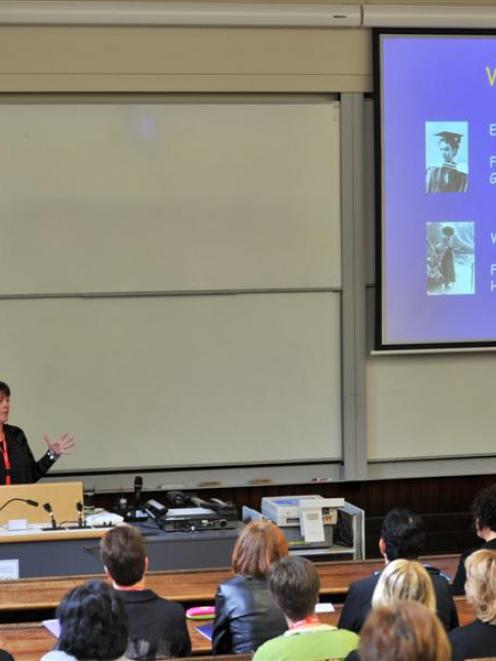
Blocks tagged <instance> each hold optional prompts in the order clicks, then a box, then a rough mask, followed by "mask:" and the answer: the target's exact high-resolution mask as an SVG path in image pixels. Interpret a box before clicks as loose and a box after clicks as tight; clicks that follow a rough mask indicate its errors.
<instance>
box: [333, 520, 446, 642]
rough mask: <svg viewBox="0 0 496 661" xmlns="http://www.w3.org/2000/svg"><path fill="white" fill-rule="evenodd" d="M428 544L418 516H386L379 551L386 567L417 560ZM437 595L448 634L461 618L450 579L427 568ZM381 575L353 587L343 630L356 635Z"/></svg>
mask: <svg viewBox="0 0 496 661" xmlns="http://www.w3.org/2000/svg"><path fill="white" fill-rule="evenodd" d="M424 543H425V530H424V525H423V522H422V519H421V518H420V516H419V515H418V514H415V513H414V512H410V511H409V510H406V509H401V508H397V509H393V510H391V511H390V512H388V514H387V515H386V517H385V519H384V521H383V523H382V530H381V537H380V539H379V550H380V552H381V555H382V556H383V557H384V560H385V562H386V565H387V563H389V562H391V561H392V560H396V559H398V558H404V559H406V560H416V559H417V558H418V556H419V555H420V553H421V551H422V548H423V546H424ZM424 567H425V570H426V571H427V573H428V574H429V576H430V579H431V581H432V585H433V588H434V593H435V595H436V604H437V614H438V616H439V619H440V620H441V622H442V623H443V625H444V626H445V628H446V629H447V630H451V629H454V628H455V627H457V626H458V614H457V611H456V607H455V604H454V602H453V597H452V596H451V592H450V585H449V581H448V578H447V577H446V576H444V574H441V572H440V571H439V569H436V568H435V567H431V566H430V565H425V564H424ZM380 575H381V572H375V573H374V574H372V575H371V576H369V577H368V578H364V579H361V580H359V581H356V582H355V583H352V585H351V586H350V589H349V592H348V596H347V597H346V601H345V602H344V606H343V611H342V613H341V617H340V619H339V625H338V626H339V627H340V628H341V629H349V630H350V631H356V632H357V633H358V632H359V631H360V629H361V628H362V626H363V623H364V621H365V619H366V617H367V615H368V613H369V611H370V609H371V606H372V595H373V593H374V590H375V587H376V585H377V583H378V581H379V578H380Z"/></svg>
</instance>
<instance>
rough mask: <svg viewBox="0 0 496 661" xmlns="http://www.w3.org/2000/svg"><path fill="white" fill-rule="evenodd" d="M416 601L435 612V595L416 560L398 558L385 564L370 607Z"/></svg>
mask: <svg viewBox="0 0 496 661" xmlns="http://www.w3.org/2000/svg"><path fill="white" fill-rule="evenodd" d="M400 601H417V602H419V603H421V604H424V606H427V608H428V609H429V610H430V611H431V613H435V612H436V595H435V593H434V588H433V587H432V581H431V579H430V577H429V574H428V573H427V571H426V570H425V569H424V567H422V565H421V564H420V563H419V562H417V561H416V560H405V559H403V558H399V559H398V560H394V561H393V562H390V563H389V564H388V565H386V568H385V569H384V571H383V572H382V574H381V576H380V578H379V582H378V583H377V585H376V587H375V590H374V594H373V595H372V608H379V607H381V606H390V607H393V606H395V604H397V603H398V602H400Z"/></svg>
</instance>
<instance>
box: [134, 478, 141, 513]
mask: <svg viewBox="0 0 496 661" xmlns="http://www.w3.org/2000/svg"><path fill="white" fill-rule="evenodd" d="M142 489H143V478H142V477H141V475H137V476H136V477H135V478H134V502H135V504H136V507H139V502H140V499H141V491H142Z"/></svg>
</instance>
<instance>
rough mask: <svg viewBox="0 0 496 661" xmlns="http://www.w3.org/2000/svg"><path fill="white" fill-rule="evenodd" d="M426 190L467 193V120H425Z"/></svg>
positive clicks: (429, 191)
mask: <svg viewBox="0 0 496 661" xmlns="http://www.w3.org/2000/svg"><path fill="white" fill-rule="evenodd" d="M425 161H426V178H425V189H426V191H427V193H466V192H467V188H468V122H426V123H425Z"/></svg>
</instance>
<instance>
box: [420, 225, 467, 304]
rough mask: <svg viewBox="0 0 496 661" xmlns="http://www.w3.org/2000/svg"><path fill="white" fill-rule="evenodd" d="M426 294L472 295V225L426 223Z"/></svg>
mask: <svg viewBox="0 0 496 661" xmlns="http://www.w3.org/2000/svg"><path fill="white" fill-rule="evenodd" d="M426 226H427V228H426V229H427V232H426V234H427V236H426V239H427V293H428V294H429V295H440V294H475V237H474V223H470V222H459V223H450V222H445V223H426Z"/></svg>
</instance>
